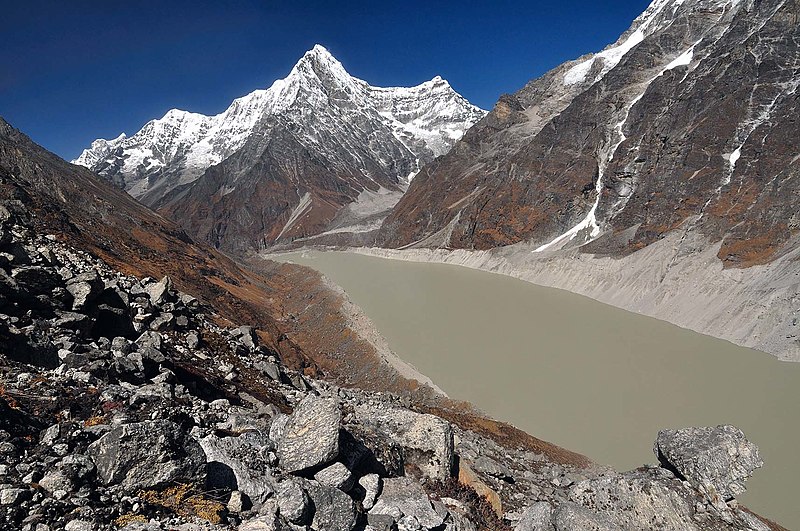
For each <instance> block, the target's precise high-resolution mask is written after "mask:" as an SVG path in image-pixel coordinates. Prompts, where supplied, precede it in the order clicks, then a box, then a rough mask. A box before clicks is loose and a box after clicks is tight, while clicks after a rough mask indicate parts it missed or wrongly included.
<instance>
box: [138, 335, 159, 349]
mask: <svg viewBox="0 0 800 531" xmlns="http://www.w3.org/2000/svg"><path fill="white" fill-rule="evenodd" d="M161 344H162V339H161V334H159V333H158V332H154V331H147V332H143V333H142V335H140V336H139V337H138V338H137V339H136V345H137V346H139V347H152V348H154V349H156V350H161Z"/></svg>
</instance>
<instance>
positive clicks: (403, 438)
mask: <svg viewBox="0 0 800 531" xmlns="http://www.w3.org/2000/svg"><path fill="white" fill-rule="evenodd" d="M355 417H356V419H357V422H358V424H359V425H360V426H361V427H362V428H365V429H367V430H372V431H373V432H376V433H378V434H381V435H382V436H383V437H384V438H386V439H387V440H388V441H391V443H393V444H397V445H399V446H401V447H402V448H403V457H404V460H405V463H406V464H413V465H416V466H417V467H418V468H419V469H420V471H421V472H422V474H423V475H424V476H427V477H429V478H432V479H442V480H443V479H447V478H449V477H450V476H451V475H452V469H453V460H454V457H453V456H454V452H453V428H452V426H450V423H449V422H447V421H445V420H443V419H441V418H439V417H436V416H434V415H427V414H421V413H415V412H413V411H409V410H407V409H394V408H374V407H371V406H369V405H361V406H358V407H357V408H355Z"/></svg>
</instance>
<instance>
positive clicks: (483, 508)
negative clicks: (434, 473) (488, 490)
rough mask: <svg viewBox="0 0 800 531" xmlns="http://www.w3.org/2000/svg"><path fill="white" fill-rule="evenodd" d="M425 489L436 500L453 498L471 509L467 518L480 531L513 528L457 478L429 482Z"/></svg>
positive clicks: (504, 530)
mask: <svg viewBox="0 0 800 531" xmlns="http://www.w3.org/2000/svg"><path fill="white" fill-rule="evenodd" d="M425 489H426V490H427V491H428V494H429V495H430V496H432V497H433V498H434V499H441V498H453V499H454V500H458V501H460V502H461V503H463V504H464V505H466V506H467V507H468V508H469V509H470V513H469V514H468V515H467V516H468V517H469V518H470V519H471V520H472V521H473V523H474V524H475V525H476V526H477V527H478V529H479V530H480V531H511V526H509V525H508V524H506V523H505V522H503V520H501V519H500V518H499V517H498V516H497V514H496V513H495V510H494V508H493V507H492V505H491V503H489V501H488V500H487V499H486V498H484V497H483V496H480V495H478V493H477V492H475V490H474V489H473V488H471V487H468V486H466V485H464V484H462V483H459V481H458V480H457V479H455V478H449V479H446V480H444V481H435V482H428V483H426V484H425Z"/></svg>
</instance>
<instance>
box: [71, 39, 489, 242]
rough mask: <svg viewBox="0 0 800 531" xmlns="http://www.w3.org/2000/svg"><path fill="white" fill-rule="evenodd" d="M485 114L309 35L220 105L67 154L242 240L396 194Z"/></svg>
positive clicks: (176, 215)
mask: <svg viewBox="0 0 800 531" xmlns="http://www.w3.org/2000/svg"><path fill="white" fill-rule="evenodd" d="M484 114H485V113H484V111H481V110H480V109H478V108H477V107H475V106H473V105H471V104H470V103H469V102H467V101H466V100H465V99H464V98H463V97H461V96H460V95H458V94H457V93H456V92H455V91H453V89H452V88H451V87H450V85H449V84H448V83H447V82H446V81H444V80H443V79H441V78H439V77H438V76H437V77H435V78H434V79H432V80H431V81H428V82H425V83H422V84H421V85H418V86H416V87H411V88H380V87H372V86H370V85H369V84H367V83H366V82H364V81H361V80H359V79H356V78H353V77H352V76H350V75H349V74H348V73H347V72H346V71H345V69H344V67H343V66H342V65H341V63H339V61H337V60H336V59H335V58H334V57H333V56H332V55H331V54H330V53H329V52H328V51H327V50H326V49H325V48H323V47H322V46H316V47H314V49H312V50H311V51H309V52H307V53H306V54H305V55H304V56H303V57H302V58H301V59H300V61H299V62H298V63H297V64H296V65H295V67H294V68H293V69H292V71H291V73H290V74H289V76H288V77H286V78H285V79H281V80H278V81H276V82H275V83H274V84H273V85H272V87H270V88H269V89H266V90H258V91H255V92H253V93H251V94H249V95H247V96H244V97H243V98H240V99H238V100H236V101H234V102H233V104H232V105H231V106H230V108H228V110H226V111H225V112H223V113H222V114H219V115H216V116H203V115H199V114H194V113H187V112H184V111H178V110H172V111H170V112H168V113H167V114H166V115H165V116H164V118H162V119H161V120H154V121H152V122H149V123H148V124H147V125H145V127H144V128H143V129H142V130H141V131H139V132H138V133H136V135H134V136H132V137H130V138H126V137H124V136H122V137H119V138H117V139H115V140H111V141H107V140H97V141H95V142H94V143H93V145H92V147H91V148H90V149H87V150H85V151H84V152H83V153H82V154H81V156H80V157H79V158H78V159H77V160H76V161H75V162H76V163H77V164H81V165H84V166H87V167H89V168H91V169H93V170H95V171H97V172H98V173H100V174H101V175H103V176H104V177H106V178H107V179H109V180H111V181H112V182H115V183H116V184H118V185H120V186H123V187H124V188H125V189H126V190H128V191H129V192H130V193H131V194H132V195H133V196H134V197H137V198H138V199H139V200H140V201H142V202H143V203H145V204H147V205H149V206H153V207H155V208H162V209H163V211H164V212H166V213H168V214H169V215H171V216H173V219H180V220H181V222H182V223H184V224H185V226H186V227H187V229H189V231H190V232H191V233H192V234H196V235H198V236H199V237H200V238H202V239H206V240H208V241H209V242H211V243H213V244H214V245H216V246H220V247H224V248H226V249H228V250H245V249H249V248H253V247H258V246H261V247H263V246H265V245H269V244H271V243H273V242H274V241H276V240H279V239H290V238H293V237H297V236H305V235H308V234H313V233H316V232H319V231H321V230H323V229H324V228H325V227H326V225H327V224H328V223H329V222H331V221H332V220H333V218H334V217H335V216H336V214H337V213H338V212H339V210H340V209H341V208H342V207H343V206H345V205H347V204H349V203H352V202H355V201H356V200H357V199H358V198H359V195H360V194H362V192H365V191H366V192H367V194H368V195H369V193H373V194H378V195H387V194H392V195H393V197H394V201H396V200H397V199H398V198H399V196H400V195H401V193H402V190H403V189H404V187H405V186H406V185H407V182H408V180H409V179H410V178H411V177H412V176H413V175H414V174H415V173H416V172H417V171H418V169H419V166H420V164H424V163H426V162H429V161H431V160H433V159H434V158H435V157H437V156H439V155H442V154H443V153H445V152H446V151H447V150H448V149H449V148H450V146H452V144H453V143H454V142H455V141H456V140H458V139H459V138H460V137H461V136H462V135H463V133H464V131H465V130H466V129H467V128H468V127H469V126H471V125H472V124H473V123H475V122H476V121H477V120H478V119H480V118H481V117H482V116H483V115H484ZM362 199H363V197H362ZM234 210H235V212H234Z"/></svg>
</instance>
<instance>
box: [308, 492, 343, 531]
mask: <svg viewBox="0 0 800 531" xmlns="http://www.w3.org/2000/svg"><path fill="white" fill-rule="evenodd" d="M303 483H304V487H305V490H306V492H307V493H308V497H309V498H310V499H311V507H313V515H312V516H311V527H312V529H317V530H319V531H323V530H325V531H327V530H331V531H332V530H334V529H335V530H337V531H349V530H350V529H353V528H354V527H355V525H356V507H355V503H354V502H353V500H352V498H350V496H348V495H347V494H345V493H344V492H342V491H340V490H339V489H335V488H333V487H328V486H327V485H322V484H320V483H317V482H316V481H305V482H303Z"/></svg>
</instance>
